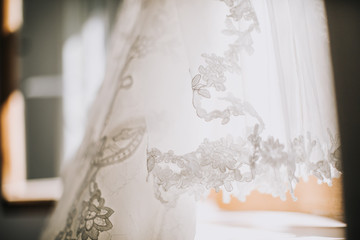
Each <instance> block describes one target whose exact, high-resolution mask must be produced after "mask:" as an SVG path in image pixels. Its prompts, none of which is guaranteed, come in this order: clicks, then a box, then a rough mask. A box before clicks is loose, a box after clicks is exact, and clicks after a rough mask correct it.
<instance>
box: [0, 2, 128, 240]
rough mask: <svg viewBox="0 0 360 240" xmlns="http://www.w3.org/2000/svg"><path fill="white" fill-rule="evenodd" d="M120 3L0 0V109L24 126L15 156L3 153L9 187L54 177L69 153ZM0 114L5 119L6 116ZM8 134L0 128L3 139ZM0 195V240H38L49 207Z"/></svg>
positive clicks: (78, 134) (101, 71) (99, 71)
mask: <svg viewBox="0 0 360 240" xmlns="http://www.w3.org/2000/svg"><path fill="white" fill-rule="evenodd" d="M120 2H121V1H120V0H52V1H48V0H1V1H0V3H1V21H2V23H1V25H2V37H1V105H2V106H10V107H9V108H11V109H15V110H14V111H15V112H17V113H14V114H15V116H17V117H14V119H13V120H10V122H14V121H15V122H16V123H18V124H19V125H21V124H23V125H24V128H23V131H21V127H17V128H16V127H15V130H14V131H15V132H16V134H17V135H18V139H17V140H15V141H14V144H13V145H11V143H10V148H11V147H12V146H15V147H14V148H15V150H13V151H14V152H15V153H11V151H10V153H9V154H6V150H5V151H3V154H2V157H1V160H2V163H3V164H2V165H3V167H2V169H3V171H2V172H3V174H2V175H3V177H2V179H4V176H5V178H7V179H8V178H11V176H10V175H14V174H15V175H16V176H14V177H12V179H15V180H11V182H12V183H13V182H16V181H17V182H19V181H22V179H21V178H26V181H27V180H36V179H49V178H54V177H57V176H58V175H59V172H60V166H62V165H64V162H63V161H64V159H70V156H71V155H73V154H74V152H75V151H76V149H77V147H78V146H79V144H80V141H81V140H82V137H83V133H84V127H85V124H86V114H87V110H88V108H89V106H90V105H91V102H92V101H93V99H94V97H95V94H96V92H97V89H98V88H99V86H100V84H101V82H102V80H103V75H104V68H105V64H106V51H107V48H106V46H107V43H108V41H109V36H110V32H111V29H112V27H113V24H114V20H115V15H116V12H117V9H118V5H119V4H120ZM9 99H11V101H10V100H9ZM22 110H23V114H21V111H22ZM5 114H7V115H9V116H10V115H12V114H11V110H10V113H5ZM5 114H4V112H2V115H3V116H4V115H5ZM10 119H11V118H10ZM4 129H5V130H4ZM8 129H11V128H10V127H3V128H2V130H3V131H2V135H6V134H7V132H6V130H8ZM19 129H20V130H19ZM9 131H10V130H9ZM14 131H13V132H11V131H10V133H9V134H13V133H14ZM9 134H8V135H9ZM21 137H24V139H22V140H21ZM19 138H20V140H19ZM2 142H3V145H4V143H5V141H2ZM22 142H23V144H22ZM21 152H22V153H21ZM9 156H10V157H9ZM10 160H11V161H12V163H8V165H7V166H9V167H6V166H4V163H6V161H8V162H10ZM14 161H17V162H18V163H16V164H14V163H13V162H14ZM24 161H26V165H25V162H24ZM5 165H6V164H5ZM6 176H7V177H6ZM9 176H10V177H9ZM4 181H7V180H6V179H5V180H4ZM4 181H3V182H4ZM50 190H51V189H50ZM3 195H4V198H5V200H4V199H3V201H2V206H1V207H0V239H25V238H26V239H38V236H39V233H40V230H41V228H42V226H43V224H44V220H45V218H46V216H47V215H48V214H49V213H50V211H51V209H52V206H53V201H41V199H40V201H34V200H30V201H26V199H25V201H21V200H20V203H19V201H18V200H15V201H13V200H12V199H11V198H10V199H9V197H6V193H5V194H4V190H3ZM34 197H35V198H36V196H34ZM6 198H8V199H6ZM25 198H29V196H28V195H26V196H25ZM30 198H32V196H30ZM9 200H10V201H9ZM45 200H46V199H45Z"/></svg>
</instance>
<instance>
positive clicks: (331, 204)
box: [210, 176, 343, 220]
mask: <svg viewBox="0 0 360 240" xmlns="http://www.w3.org/2000/svg"><path fill="white" fill-rule="evenodd" d="M295 196H296V197H297V198H298V199H297V201H293V200H292V198H291V195H290V194H289V193H288V195H287V200H286V201H282V200H280V198H274V197H272V196H271V195H268V194H261V193H259V192H257V191H254V192H252V193H251V194H250V195H249V196H247V198H246V201H245V202H241V201H239V200H237V199H236V198H234V197H232V198H231V201H230V203H228V204H226V203H223V201H222V193H221V192H219V193H215V191H213V192H212V193H211V195H210V197H211V198H213V199H214V200H215V201H216V202H217V204H218V206H219V207H220V208H221V209H224V210H231V211H247V210H257V211H291V212H302V213H311V214H316V215H322V216H327V217H332V218H336V219H339V220H342V218H343V201H342V179H341V178H339V179H333V186H331V187H329V186H328V185H327V184H325V183H324V184H318V183H317V180H316V178H315V177H313V176H311V177H309V180H308V181H307V182H305V181H303V180H301V181H300V182H299V183H298V185H297V186H296V189H295Z"/></svg>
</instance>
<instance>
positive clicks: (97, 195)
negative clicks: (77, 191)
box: [76, 182, 114, 240]
mask: <svg viewBox="0 0 360 240" xmlns="http://www.w3.org/2000/svg"><path fill="white" fill-rule="evenodd" d="M92 185H93V186H92V189H91V190H90V194H91V197H90V200H89V201H83V203H82V210H81V215H80V225H79V228H78V230H77V233H76V235H77V236H78V237H81V239H82V240H86V239H89V238H90V239H98V237H99V233H100V232H103V231H108V230H110V229H111V228H112V227H113V225H112V223H111V222H110V220H109V217H110V216H111V215H112V214H113V213H114V211H113V210H112V209H111V208H109V207H105V206H104V204H105V200H104V198H102V197H101V191H100V190H99V188H98V186H97V184H96V183H95V182H93V183H92Z"/></svg>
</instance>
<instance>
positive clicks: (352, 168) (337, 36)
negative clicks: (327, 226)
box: [326, 0, 360, 239]
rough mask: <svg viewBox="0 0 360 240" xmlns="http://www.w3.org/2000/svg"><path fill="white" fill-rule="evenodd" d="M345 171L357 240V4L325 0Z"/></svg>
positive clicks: (348, 211) (350, 230)
mask: <svg viewBox="0 0 360 240" xmlns="http://www.w3.org/2000/svg"><path fill="white" fill-rule="evenodd" d="M326 9H327V14H328V23H329V31H330V43H331V53H332V60H333V68H334V76H335V88H336V95H337V103H338V113H339V123H340V133H341V142H342V158H343V169H344V197H345V215H346V222H347V226H348V227H347V239H360V225H359V224H360V154H359V150H360V140H359V137H360V1H349V0H345V1H344V0H342V1H339V0H327V1H326Z"/></svg>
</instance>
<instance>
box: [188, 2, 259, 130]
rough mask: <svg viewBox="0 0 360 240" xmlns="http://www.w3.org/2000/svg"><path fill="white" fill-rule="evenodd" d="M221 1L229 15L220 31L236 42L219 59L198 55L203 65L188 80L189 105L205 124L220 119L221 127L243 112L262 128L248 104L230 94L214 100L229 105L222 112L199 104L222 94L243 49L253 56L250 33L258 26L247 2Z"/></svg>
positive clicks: (217, 57)
mask: <svg viewBox="0 0 360 240" xmlns="http://www.w3.org/2000/svg"><path fill="white" fill-rule="evenodd" d="M223 2H224V3H225V4H226V5H227V6H228V7H229V12H230V14H229V15H228V16H227V18H226V21H225V24H226V29H225V30H223V34H225V35H227V36H231V37H236V39H235V40H234V42H233V43H232V44H229V46H228V49H227V50H225V52H224V53H223V56H218V55H216V54H205V53H204V54H202V55H201V56H202V57H203V58H204V61H205V64H204V65H200V66H199V68H198V71H199V73H198V74H196V75H195V76H194V77H193V79H192V90H193V106H194V108H195V109H196V114H197V115H198V117H200V118H202V119H204V120H205V121H207V122H208V121H212V120H214V119H221V124H227V123H228V122H229V121H230V117H231V116H239V115H245V113H246V114H249V115H250V116H253V117H254V118H256V119H257V120H258V122H259V124H260V125H263V121H262V119H261V118H260V116H259V115H258V114H257V113H256V111H255V109H254V108H253V107H252V106H251V105H250V104H249V103H247V102H244V101H242V100H241V99H239V98H236V97H233V96H232V95H231V93H230V92H228V93H227V95H228V96H227V97H223V98H218V100H222V101H226V102H228V103H229V105H228V107H226V108H225V109H224V110H213V111H210V112H208V111H207V110H206V109H205V108H203V107H202V104H201V103H202V101H203V100H204V99H210V98H212V92H211V91H213V92H214V91H215V92H226V90H227V89H226V86H225V82H226V80H227V74H230V73H240V72H241V67H240V66H239V60H240V57H239V55H240V53H241V51H243V50H244V51H246V52H247V53H248V54H252V53H253V51H254V50H253V47H252V43H253V41H252V37H251V34H252V32H253V31H254V30H259V23H258V20H257V17H256V14H255V11H254V9H253V7H252V5H251V2H250V1H249V0H223ZM212 89H213V90H212Z"/></svg>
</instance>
